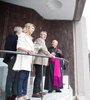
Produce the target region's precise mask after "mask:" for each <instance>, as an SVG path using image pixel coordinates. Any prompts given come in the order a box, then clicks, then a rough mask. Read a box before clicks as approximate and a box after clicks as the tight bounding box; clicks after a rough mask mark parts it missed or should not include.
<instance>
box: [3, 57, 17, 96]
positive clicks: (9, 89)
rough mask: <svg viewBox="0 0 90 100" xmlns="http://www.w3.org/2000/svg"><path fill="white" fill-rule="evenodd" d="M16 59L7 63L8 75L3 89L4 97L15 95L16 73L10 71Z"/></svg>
mask: <svg viewBox="0 0 90 100" xmlns="http://www.w3.org/2000/svg"><path fill="white" fill-rule="evenodd" d="M15 60H16V58H15V57H14V58H13V59H12V60H11V61H10V62H9V63H8V73H7V80H6V87H5V96H6V97H7V96H12V95H17V81H18V72H15V71H13V70H12V68H13V65H14V63H15Z"/></svg>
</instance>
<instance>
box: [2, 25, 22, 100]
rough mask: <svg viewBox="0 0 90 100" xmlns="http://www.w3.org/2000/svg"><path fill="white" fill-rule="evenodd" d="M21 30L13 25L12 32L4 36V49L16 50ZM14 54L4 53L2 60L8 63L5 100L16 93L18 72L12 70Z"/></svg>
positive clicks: (11, 97)
mask: <svg viewBox="0 0 90 100" xmlns="http://www.w3.org/2000/svg"><path fill="white" fill-rule="evenodd" d="M21 32H22V28H21V27H15V28H14V32H13V33H12V34H10V35H8V36H7V37H6V41H5V47H4V49H5V50H10V51H16V45H17V39H18V35H19V34H20V33H21ZM15 60H16V55H15V54H9V53H6V54H5V55H4V60H3V62H5V63H6V64H7V65H8V73H7V80H6V88H5V96H6V98H5V100H15V97H16V95H17V80H18V78H17V75H18V72H15V71H13V70H12V67H13V65H14V63H15Z"/></svg>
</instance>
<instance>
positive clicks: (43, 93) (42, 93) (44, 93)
mask: <svg viewBox="0 0 90 100" xmlns="http://www.w3.org/2000/svg"><path fill="white" fill-rule="evenodd" d="M39 94H41V95H46V94H47V92H39Z"/></svg>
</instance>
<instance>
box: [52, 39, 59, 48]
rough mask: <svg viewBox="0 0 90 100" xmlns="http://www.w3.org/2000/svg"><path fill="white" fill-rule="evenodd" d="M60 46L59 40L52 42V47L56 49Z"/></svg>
mask: <svg viewBox="0 0 90 100" xmlns="http://www.w3.org/2000/svg"><path fill="white" fill-rule="evenodd" d="M57 45H58V41H57V40H53V41H52V47H54V48H56V47H57Z"/></svg>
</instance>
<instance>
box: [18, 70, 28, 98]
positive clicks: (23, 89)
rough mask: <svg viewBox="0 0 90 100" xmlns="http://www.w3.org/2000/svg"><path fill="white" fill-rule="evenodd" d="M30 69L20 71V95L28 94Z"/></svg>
mask: <svg viewBox="0 0 90 100" xmlns="http://www.w3.org/2000/svg"><path fill="white" fill-rule="evenodd" d="M28 76H29V71H25V70H21V71H19V78H18V94H17V96H18V97H21V96H25V95H26V94H27V83H28Z"/></svg>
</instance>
